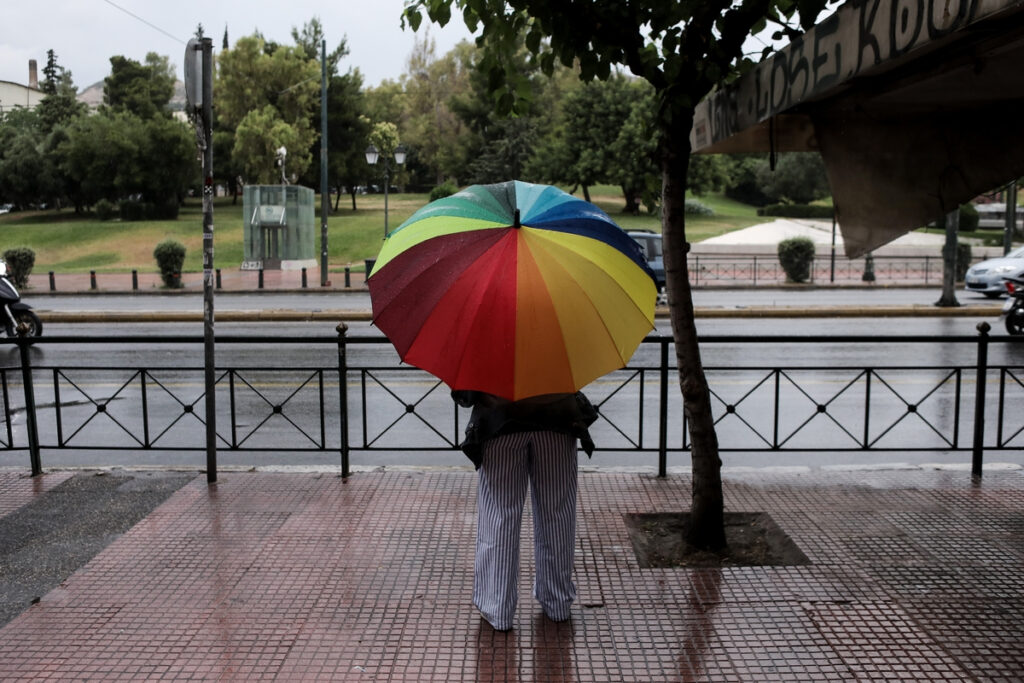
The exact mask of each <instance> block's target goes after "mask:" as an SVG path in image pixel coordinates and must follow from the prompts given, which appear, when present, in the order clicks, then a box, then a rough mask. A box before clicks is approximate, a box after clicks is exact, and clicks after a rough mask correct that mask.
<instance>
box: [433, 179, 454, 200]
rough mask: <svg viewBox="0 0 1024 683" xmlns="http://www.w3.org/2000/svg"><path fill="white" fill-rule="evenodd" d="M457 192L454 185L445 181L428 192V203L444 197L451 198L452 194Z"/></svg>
mask: <svg viewBox="0 0 1024 683" xmlns="http://www.w3.org/2000/svg"><path fill="white" fill-rule="evenodd" d="M458 191H459V188H457V187H455V183H453V182H452V181H450V180H446V181H444V182H443V183H441V184H440V185H437V186H436V187H434V188H433V189H432V190H431V191H430V201H435V200H437V199H444V198H445V197H451V196H452V195H453V194H455V193H456V192H458Z"/></svg>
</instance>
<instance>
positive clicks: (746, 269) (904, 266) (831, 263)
mask: <svg viewBox="0 0 1024 683" xmlns="http://www.w3.org/2000/svg"><path fill="white" fill-rule="evenodd" d="M982 260H984V259H983V258H974V259H972V264H973V263H977V262H980V261H982ZM688 267H689V272H690V281H691V284H692V285H693V286H694V287H710V286H713V285H731V284H736V283H742V284H744V285H758V284H761V285H765V284H781V283H784V282H786V272H785V271H784V270H783V269H782V265H781V264H780V263H779V257H778V256H777V255H775V254H763V255H757V254H750V255H746V256H745V255H740V254H729V255H724V254H723V255H720V256H719V255H714V254H691V255H690V256H689V262H688ZM942 269H943V259H942V256H941V255H936V256H897V255H881V256H872V257H871V259H870V263H869V262H868V260H867V259H866V258H864V257H860V258H856V259H851V258H848V257H847V256H845V255H836V256H835V257H834V258H832V257H830V256H822V255H820V254H818V255H816V256H815V257H814V259H813V260H812V262H811V267H810V278H809V280H808V282H810V283H812V284H828V283H831V282H840V283H850V282H863V281H865V280H868V281H872V282H880V283H885V284H903V285H920V284H923V285H929V284H936V283H941V282H942ZM866 274H867V275H866Z"/></svg>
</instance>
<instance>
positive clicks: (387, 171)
mask: <svg viewBox="0 0 1024 683" xmlns="http://www.w3.org/2000/svg"><path fill="white" fill-rule="evenodd" d="M380 158H381V155H380V152H378V151H377V148H376V147H374V146H373V145H370V146H369V147H367V148H366V163H368V164H369V165H370V166H376V165H377V160H378V159H380ZM404 163H405V147H404V146H402V145H399V146H398V147H396V148H395V165H397V166H401V165H402V164H404ZM390 184H391V163H390V160H389V159H387V158H385V159H384V235H385V237H386V236H387V234H388V186H389V185H390Z"/></svg>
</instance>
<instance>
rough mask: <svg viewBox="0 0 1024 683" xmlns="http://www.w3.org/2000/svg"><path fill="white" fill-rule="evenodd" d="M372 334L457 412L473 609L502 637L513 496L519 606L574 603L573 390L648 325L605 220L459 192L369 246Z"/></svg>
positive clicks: (495, 191) (523, 197)
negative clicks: (522, 575) (529, 583)
mask: <svg viewBox="0 0 1024 683" xmlns="http://www.w3.org/2000/svg"><path fill="white" fill-rule="evenodd" d="M367 286H368V287H369V289H370V298H371V302H372V305H373V322H374V324H375V325H376V326H377V327H378V328H380V330H381V331H383V332H384V334H385V335H387V337H388V339H389V340H390V341H391V343H392V344H394V346H395V348H396V350H397V351H398V353H399V356H400V357H401V359H402V361H403V362H406V363H409V364H411V365H415V366H416V367H419V368H422V369H424V370H426V371H428V372H430V373H432V374H433V375H435V376H436V377H438V378H440V379H441V380H442V381H444V382H445V383H446V384H447V385H448V386H449V387H450V388H451V389H452V397H453V399H454V400H455V401H456V403H458V404H459V405H462V406H464V407H471V408H472V409H473V410H472V413H471V415H470V421H469V425H468V427H467V430H466V439H465V441H464V443H463V444H462V449H463V451H464V452H465V453H466V454H467V455H468V456H469V457H470V459H471V460H472V461H473V463H474V465H476V467H477V470H478V473H479V475H478V487H477V510H478V516H479V519H478V525H477V548H476V556H475V557H476V560H475V568H474V588H473V602H474V604H475V605H476V606H477V608H478V609H479V610H480V612H481V614H482V615H483V617H484V618H485V619H486V620H487V621H488V623H490V624H491V626H493V627H494V628H495V629H497V630H499V631H506V630H509V629H511V628H512V625H513V620H514V614H515V609H516V603H517V586H518V570H519V532H520V528H521V524H522V511H523V506H524V504H525V498H526V490H527V488H530V490H531V497H532V504H533V510H534V531H535V533H534V547H535V550H536V554H537V569H536V577H535V582H534V595H535V596H536V598H537V600H538V601H539V602H540V603H541V606H542V608H543V610H544V613H545V614H546V615H547V616H548V617H549V618H551V619H554V620H556V621H563V620H565V619H568V618H569V606H570V605H571V604H572V602H573V600H574V598H575V586H573V583H572V565H573V554H574V547H575V532H576V486H577V476H576V469H577V463H576V458H577V456H576V450H577V445H576V444H577V441H579V443H580V444H581V445H582V446H583V449H584V450H585V451H586V452H587V453H588V454H590V453H591V452H592V451H593V448H594V444H593V441H592V440H591V438H590V434H589V431H588V428H589V426H590V425H591V424H592V423H593V422H594V420H595V419H596V418H597V414H598V413H597V410H596V409H595V408H594V406H593V405H591V403H590V401H588V400H587V398H586V397H585V396H584V395H583V394H582V393H580V391H579V390H580V389H582V388H583V387H584V386H586V385H587V384H589V383H590V382H592V381H593V380H595V379H597V378H598V377H600V376H602V375H604V374H606V373H608V372H611V371H612V370H616V369H618V368H621V367H623V366H624V365H625V364H626V363H627V362H628V361H629V358H630V356H632V354H633V352H634V351H635V350H636V347H637V346H638V345H639V343H640V341H641V340H642V339H643V338H644V337H645V336H646V335H647V333H649V332H650V331H651V330H652V329H654V305H655V300H656V298H657V289H656V286H655V278H654V274H653V273H652V272H651V270H650V268H649V267H648V265H647V261H646V259H645V258H644V256H643V253H642V252H641V250H640V247H639V245H638V244H637V243H636V242H634V241H633V239H632V238H630V237H629V236H628V235H627V234H626V233H625V232H624V231H623V230H622V228H620V227H619V226H617V225H616V224H615V223H614V222H613V221H612V220H611V219H610V218H609V217H608V215H607V214H605V213H604V212H603V211H602V210H601V209H599V208H598V207H596V206H594V205H593V204H591V203H589V202H585V201H582V200H580V199H577V198H576V197H573V196H572V195H569V194H566V193H565V192H563V191H562V190H559V189H558V188H555V187H551V186H547V185H534V184H531V183H524V182H521V181H509V182H505V183H497V184H493V185H473V186H471V187H468V188H466V189H464V190H462V191H461V192H458V193H456V194H454V195H452V196H450V197H445V198H443V199H439V200H437V201H434V202H431V203H430V204H427V205H426V206H424V207H422V208H421V209H419V210H418V211H417V212H416V213H414V214H413V215H412V216H411V217H410V218H409V219H408V220H407V221H405V222H404V223H403V224H402V225H400V226H399V227H398V228H396V229H395V230H394V231H392V232H391V233H390V234H388V236H387V237H386V238H385V240H384V246H383V247H382V248H381V251H380V254H379V255H378V257H377V260H376V263H375V265H374V268H373V271H372V273H371V274H370V275H369V278H368V279H367Z"/></svg>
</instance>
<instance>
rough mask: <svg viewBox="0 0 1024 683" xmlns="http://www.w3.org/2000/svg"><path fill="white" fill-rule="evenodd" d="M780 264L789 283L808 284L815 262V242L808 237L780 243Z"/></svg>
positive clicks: (791, 238) (794, 238)
mask: <svg viewBox="0 0 1024 683" xmlns="http://www.w3.org/2000/svg"><path fill="white" fill-rule="evenodd" d="M778 253H779V263H780V264H781V265H782V270H784V271H785V272H786V279H787V280H788V281H789V282H806V281H807V280H809V279H810V277H811V263H813V262H814V242H812V241H811V240H810V239H809V238H807V237H790V238H789V239H785V240H782V241H781V242H779V248H778Z"/></svg>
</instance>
